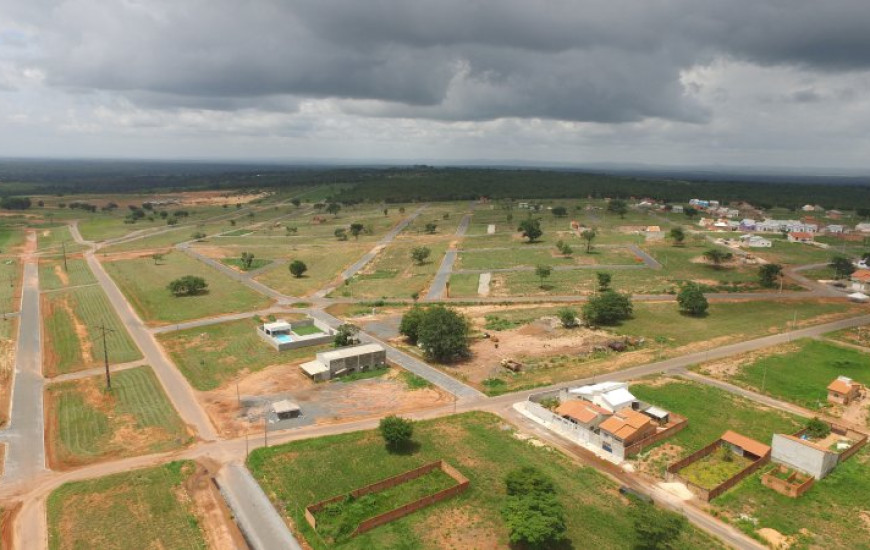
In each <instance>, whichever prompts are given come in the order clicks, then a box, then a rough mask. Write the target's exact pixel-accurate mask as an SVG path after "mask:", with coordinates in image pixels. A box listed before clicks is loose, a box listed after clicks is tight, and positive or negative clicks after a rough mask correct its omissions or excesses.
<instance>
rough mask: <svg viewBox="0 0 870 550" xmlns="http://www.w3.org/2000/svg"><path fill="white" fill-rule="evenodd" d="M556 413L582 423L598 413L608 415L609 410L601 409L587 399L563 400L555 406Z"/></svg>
mask: <svg viewBox="0 0 870 550" xmlns="http://www.w3.org/2000/svg"><path fill="white" fill-rule="evenodd" d="M556 414H558V415H560V416H567V417H569V418H573V419H574V420H577V421H578V422H581V423H583V424H588V423H589V422H592V421H593V420H595V418H596V417H597V416H598V415H600V414H601V415H608V414H610V411H608V410H606V409H602V408H601V407H599V406H598V405H596V404H594V403H589V402H587V401H579V400H578V401H565V402H564V403H562V404H561V405H559V406H558V407H557V408H556Z"/></svg>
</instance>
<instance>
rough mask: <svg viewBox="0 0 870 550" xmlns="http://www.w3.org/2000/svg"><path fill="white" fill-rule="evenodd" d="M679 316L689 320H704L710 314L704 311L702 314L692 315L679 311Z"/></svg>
mask: <svg viewBox="0 0 870 550" xmlns="http://www.w3.org/2000/svg"><path fill="white" fill-rule="evenodd" d="M680 316H682V317H688V318H689V319H706V318H707V317H709V316H710V312H708V311H705V312H703V313H692V312H689V311H681V312H680Z"/></svg>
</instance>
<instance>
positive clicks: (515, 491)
mask: <svg viewBox="0 0 870 550" xmlns="http://www.w3.org/2000/svg"><path fill="white" fill-rule="evenodd" d="M505 486H506V490H507V494H508V497H507V499H506V501H505V505H504V507H503V508H502V517H504V520H505V523H506V524H507V526H508V529H509V530H510V541H511V543H513V544H516V545H520V546H522V547H524V548H531V549H537V548H551V547H553V546H554V545H557V544H558V543H560V542H561V541H563V540H564V539H565V531H566V526H565V512H564V509H563V507H562V504H561V503H560V502H559V500H558V499H557V498H556V486H555V484H554V483H553V482H552V480H550V478H548V477H547V476H545V475H544V474H543V473H541V472H540V471H538V470H537V469H535V468H531V467H528V466H527V467H523V468H520V469H518V470H513V471H511V472H508V474H507V476H505Z"/></svg>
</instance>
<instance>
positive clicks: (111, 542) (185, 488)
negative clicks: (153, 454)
mask: <svg viewBox="0 0 870 550" xmlns="http://www.w3.org/2000/svg"><path fill="white" fill-rule="evenodd" d="M47 508H48V536H49V548H51V550H74V549H80V548H81V549H84V548H100V549H101V550H115V549H117V550H127V549H129V548H132V547H135V548H167V549H169V548H172V549H179V550H188V549H190V550H193V549H205V548H247V546H246V545H245V544H244V541H243V540H242V538H241V536H240V534H239V533H238V530H237V528H236V527H235V525H234V524H233V523H232V519H231V518H230V517H229V513H228V512H227V510H226V507H225V505H224V504H223V502H222V500H221V497H220V495H219V494H217V491H216V490H215V489H214V488H213V487H212V484H211V482H210V481H209V479H208V474H207V472H205V470H204V469H203V467H202V466H200V465H198V464H196V463H194V462H189V461H185V462H171V463H169V464H166V465H165V466H160V467H157V468H149V469H145V470H136V471H133V472H124V473H122V474H115V475H112V476H107V477H103V478H99V479H94V480H88V481H79V482H74V483H66V484H64V485H61V486H60V487H59V488H58V489H56V490H55V491H54V492H53V493H51V495H50V496H49V498H48V503H47Z"/></svg>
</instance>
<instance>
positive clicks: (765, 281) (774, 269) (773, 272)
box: [758, 264, 782, 288]
mask: <svg viewBox="0 0 870 550" xmlns="http://www.w3.org/2000/svg"><path fill="white" fill-rule="evenodd" d="M780 277H782V266H781V265H779V264H764V265H762V266H760V267H759V268H758V282H759V283H760V284H761V286H763V287H764V288H773V287H775V286H776V283H777V281H778V280H779V278H780Z"/></svg>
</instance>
